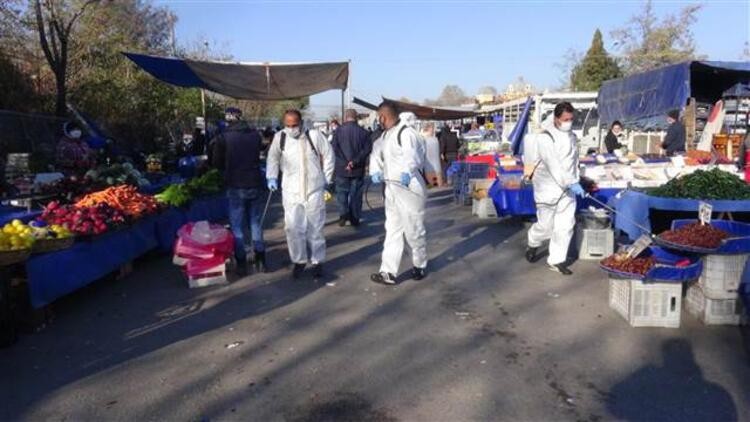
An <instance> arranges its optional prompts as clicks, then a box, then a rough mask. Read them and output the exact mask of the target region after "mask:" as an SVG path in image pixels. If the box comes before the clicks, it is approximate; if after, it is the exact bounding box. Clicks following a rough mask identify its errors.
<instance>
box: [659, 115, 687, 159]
mask: <svg viewBox="0 0 750 422" xmlns="http://www.w3.org/2000/svg"><path fill="white" fill-rule="evenodd" d="M667 124H669V128H667V134H666V135H665V136H664V142H662V143H661V147H662V148H663V149H664V152H665V154H666V155H667V157H672V156H674V155H675V154H677V153H680V152H685V141H686V139H687V138H686V137H685V125H683V124H682V123H680V111H679V110H672V111H670V112H669V113H667Z"/></svg>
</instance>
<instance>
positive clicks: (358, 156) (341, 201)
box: [332, 109, 372, 227]
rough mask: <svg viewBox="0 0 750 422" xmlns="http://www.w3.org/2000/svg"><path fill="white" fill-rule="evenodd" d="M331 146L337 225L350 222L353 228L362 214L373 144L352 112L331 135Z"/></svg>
mask: <svg viewBox="0 0 750 422" xmlns="http://www.w3.org/2000/svg"><path fill="white" fill-rule="evenodd" d="M332 146H333V152H334V154H335V155H336V173H335V174H336V202H338V207H339V226H341V227H343V226H345V225H346V221H347V220H349V221H350V222H351V223H352V226H355V227H356V226H358V225H359V219H360V217H361V215H362V185H363V179H364V172H365V164H366V163H367V159H368V157H369V155H370V152H371V151H372V143H371V142H370V135H369V134H368V133H367V131H366V130H364V129H363V128H361V127H360V126H359V125H358V124H357V112H356V111H355V110H352V109H349V110H346V112H345V113H344V124H343V125H341V126H340V127H339V128H338V129H336V131H335V132H334V133H333V142H332Z"/></svg>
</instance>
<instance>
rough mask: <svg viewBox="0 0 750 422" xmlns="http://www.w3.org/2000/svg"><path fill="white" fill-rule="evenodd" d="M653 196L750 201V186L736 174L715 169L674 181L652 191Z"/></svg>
mask: <svg viewBox="0 0 750 422" xmlns="http://www.w3.org/2000/svg"><path fill="white" fill-rule="evenodd" d="M649 193H650V194H651V195H653V196H661V197H666V198H683V199H737V200H739V199H750V186H748V184H747V183H745V182H744V181H743V180H742V179H740V178H739V177H737V176H735V175H734V174H731V173H728V172H725V171H723V170H721V169H718V168H715V169H712V170H708V171H705V170H696V171H695V172H693V173H691V174H688V175H685V176H682V177H680V178H677V179H672V180H670V181H669V182H667V183H666V184H665V185H663V186H660V187H658V188H655V189H651V190H650V191H649Z"/></svg>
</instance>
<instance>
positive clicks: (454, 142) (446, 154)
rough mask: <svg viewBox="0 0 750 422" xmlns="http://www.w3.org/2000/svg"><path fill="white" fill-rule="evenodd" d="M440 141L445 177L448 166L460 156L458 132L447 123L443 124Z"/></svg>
mask: <svg viewBox="0 0 750 422" xmlns="http://www.w3.org/2000/svg"><path fill="white" fill-rule="evenodd" d="M438 142H439V143H440V160H441V161H442V168H443V177H445V172H446V170H448V167H450V165H451V163H452V162H454V161H456V159H457V158H458V148H459V140H458V136H457V135H456V132H454V131H453V130H452V128H451V127H450V126H449V125H447V124H446V125H445V126H443V130H441V131H440V137H439V138H438ZM445 180H447V179H445Z"/></svg>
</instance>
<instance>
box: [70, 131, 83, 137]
mask: <svg viewBox="0 0 750 422" xmlns="http://www.w3.org/2000/svg"><path fill="white" fill-rule="evenodd" d="M70 137H71V138H73V139H78V138H80V137H81V131H80V130H78V129H74V130H71V131H70Z"/></svg>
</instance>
